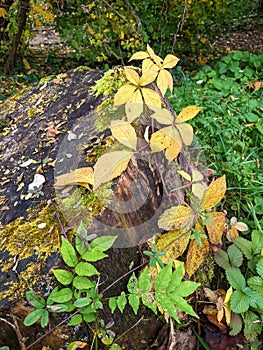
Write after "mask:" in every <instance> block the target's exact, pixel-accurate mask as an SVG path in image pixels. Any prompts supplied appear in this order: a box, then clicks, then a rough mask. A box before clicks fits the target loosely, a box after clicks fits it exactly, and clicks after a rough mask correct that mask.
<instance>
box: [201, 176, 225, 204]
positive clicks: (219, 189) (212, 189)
mask: <svg viewBox="0 0 263 350" xmlns="http://www.w3.org/2000/svg"><path fill="white" fill-rule="evenodd" d="M225 193H226V177H225V175H223V176H221V177H219V178H218V179H216V180H215V181H213V182H212V183H211V184H210V185H209V186H208V188H207V191H206V193H205V197H204V200H203V203H202V205H201V209H202V210H206V209H211V208H213V207H215V206H216V204H218V203H219V202H220V201H221V199H222V198H223V197H224V195H225Z"/></svg>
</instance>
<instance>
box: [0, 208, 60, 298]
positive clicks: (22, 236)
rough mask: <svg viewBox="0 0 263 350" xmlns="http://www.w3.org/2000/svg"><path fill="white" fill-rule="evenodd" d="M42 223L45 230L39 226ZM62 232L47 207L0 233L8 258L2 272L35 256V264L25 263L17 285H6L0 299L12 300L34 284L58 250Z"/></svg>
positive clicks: (33, 212)
mask: <svg viewBox="0 0 263 350" xmlns="http://www.w3.org/2000/svg"><path fill="white" fill-rule="evenodd" d="M43 223H45V225H46V226H45V227H44V228H40V227H41V226H40V227H39V225H40V224H43ZM60 235H61V229H60V226H59V224H58V221H57V220H56V217H55V213H54V210H53V208H52V207H51V206H49V205H47V206H46V207H44V208H43V209H42V210H40V211H38V210H37V209H35V210H31V211H30V213H29V216H28V219H27V221H24V220H23V219H22V218H19V219H17V220H15V221H13V222H11V223H10V224H9V225H7V226H6V227H4V228H3V229H2V230H1V243H2V244H1V246H2V247H5V251H6V252H7V253H8V255H10V258H9V260H8V261H6V262H4V267H3V268H2V271H9V270H11V269H12V268H13V266H14V257H15V256H17V257H18V258H17V259H18V260H17V263H18V264H19V262H20V261H22V260H24V259H28V258H30V257H32V256H36V255H37V261H36V262H35V261H33V262H30V263H28V265H27V268H26V270H25V271H23V272H21V273H20V274H19V281H16V282H11V283H8V285H6V286H7V287H8V289H7V290H5V291H4V292H2V293H0V297H2V298H6V297H9V298H10V299H12V298H15V297H16V296H18V295H21V293H23V292H24V289H25V288H28V287H29V286H30V285H32V284H34V283H36V282H37V279H38V278H39V273H40V270H41V269H42V268H43V267H44V266H45V262H46V260H47V258H48V257H49V256H50V255H51V254H52V253H54V252H58V251H59V248H60Z"/></svg>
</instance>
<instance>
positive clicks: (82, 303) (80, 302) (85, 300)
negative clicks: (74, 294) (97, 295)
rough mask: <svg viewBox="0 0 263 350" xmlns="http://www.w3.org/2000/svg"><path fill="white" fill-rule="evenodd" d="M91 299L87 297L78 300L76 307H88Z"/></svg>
mask: <svg viewBox="0 0 263 350" xmlns="http://www.w3.org/2000/svg"><path fill="white" fill-rule="evenodd" d="M91 301H92V300H91V299H90V298H89V297H85V298H80V299H78V300H76V301H75V303H74V305H75V306H76V307H83V306H87V305H89V304H90V303H91Z"/></svg>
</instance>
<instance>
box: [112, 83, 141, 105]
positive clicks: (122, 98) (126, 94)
mask: <svg viewBox="0 0 263 350" xmlns="http://www.w3.org/2000/svg"><path fill="white" fill-rule="evenodd" d="M136 89H137V87H136V86H134V85H131V84H127V85H124V86H122V87H121V88H120V89H119V90H118V92H117V93H116V94H115V96H114V105H115V106H117V105H122V104H125V103H126V102H128V101H129V100H130V99H131V97H132V95H133V93H134V92H135V90H136Z"/></svg>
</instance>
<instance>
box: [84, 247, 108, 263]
mask: <svg viewBox="0 0 263 350" xmlns="http://www.w3.org/2000/svg"><path fill="white" fill-rule="evenodd" d="M107 257H108V255H107V254H104V253H103V252H102V251H100V250H94V249H92V250H88V251H86V253H84V254H83V255H82V259H83V260H86V261H90V262H95V261H98V260H101V259H104V258H107Z"/></svg>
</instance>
